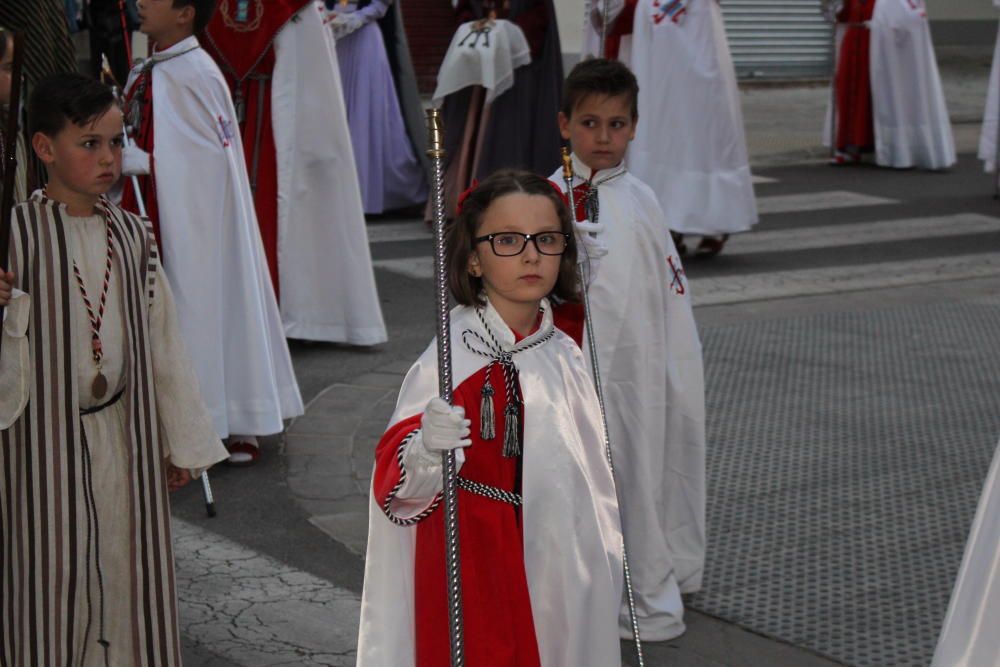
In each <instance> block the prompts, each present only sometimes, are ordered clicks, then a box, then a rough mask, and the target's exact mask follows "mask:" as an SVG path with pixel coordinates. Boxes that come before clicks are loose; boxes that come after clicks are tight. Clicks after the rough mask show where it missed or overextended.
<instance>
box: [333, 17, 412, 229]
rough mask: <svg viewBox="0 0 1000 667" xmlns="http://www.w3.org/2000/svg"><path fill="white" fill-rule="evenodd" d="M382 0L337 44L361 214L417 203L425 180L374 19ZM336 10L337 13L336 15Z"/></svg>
mask: <svg viewBox="0 0 1000 667" xmlns="http://www.w3.org/2000/svg"><path fill="white" fill-rule="evenodd" d="M388 7H389V5H388V0H372V2H370V3H368V4H367V5H365V6H362V7H360V8H359V9H357V10H356V13H357V14H359V15H361V16H362V17H363V20H364V22H365V24H364V25H363V26H362V27H360V28H359V29H357V30H355V31H354V32H352V33H350V34H349V35H347V36H345V37H343V38H340V39H338V40H337V59H338V61H339V62H340V76H341V80H342V81H343V87H344V101H345V102H346V104H347V123H348V125H349V127H350V130H351V141H352V143H353V145H354V157H355V160H356V162H357V165H358V178H359V180H360V183H361V198H362V201H363V202H364V208H365V213H368V214H377V213H382V212H384V211H388V210H392V209H398V208H405V207H408V206H414V205H418V204H423V203H424V202H425V201H427V181H426V175H425V173H424V170H423V166H422V164H421V162H420V161H419V160H418V159H417V156H416V152H415V151H414V150H413V145H412V143H411V142H410V137H409V135H408V134H407V132H406V126H405V125H404V123H403V114H402V111H401V110H400V106H399V99H398V97H397V95H396V85H395V82H394V81H393V78H392V70H391V69H390V67H389V60H388V57H387V56H386V48H385V42H384V40H383V38H382V32H381V30H379V27H378V24H377V23H376V22H377V21H378V19H380V18H382V17H383V16H384V15H385V13H386V11H387V10H388ZM338 11H339V10H338Z"/></svg>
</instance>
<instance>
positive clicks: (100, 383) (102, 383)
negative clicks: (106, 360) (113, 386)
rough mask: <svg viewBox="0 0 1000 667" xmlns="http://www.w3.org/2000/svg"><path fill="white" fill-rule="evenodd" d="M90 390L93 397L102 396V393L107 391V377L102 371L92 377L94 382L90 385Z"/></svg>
mask: <svg viewBox="0 0 1000 667" xmlns="http://www.w3.org/2000/svg"><path fill="white" fill-rule="evenodd" d="M90 390H91V391H92V392H93V393H94V398H96V399H101V398H104V395H105V394H107V393H108V378H106V377H104V373H101V372H100V371H98V372H97V377H95V378H94V384H92V385H90Z"/></svg>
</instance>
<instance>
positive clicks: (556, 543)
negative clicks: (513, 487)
mask: <svg viewBox="0 0 1000 667" xmlns="http://www.w3.org/2000/svg"><path fill="white" fill-rule="evenodd" d="M543 307H544V309H545V315H544V318H543V323H542V326H541V328H540V329H539V331H538V332H536V333H535V334H533V335H532V336H530V337H529V338H527V339H525V340H526V341H528V342H530V340H531V339H533V338H536V337H541V336H543V335H544V334H545V333H546V332H547V331H548V330H549V329H551V328H552V315H551V312H550V309H549V307H548V304H547V303H544V302H543ZM484 315H485V317H486V321H487V322H488V323H489V324H490V329H491V330H492V331H493V334H494V335H496V337H497V339H498V340H499V341H500V343H501V345H503V346H504V348H505V349H510V348H512V347H513V344H514V336H513V333H512V332H511V331H510V329H509V328H507V326H506V325H505V324H504V323H503V320H502V319H500V316H499V315H498V314H497V313H496V311H495V310H493V309H492V307H490V308H487V309H486V310H485V312H484ZM466 329H472V330H474V331H478V332H481V335H483V336H485V335H486V332H484V331H483V327H482V324H481V323H480V322H479V318H478V317H477V316H476V314H475V310H474V309H472V308H468V307H464V306H460V307H458V308H455V309H454V310H453V311H452V313H451V340H452V346H451V349H452V354H453V357H452V360H453V361H452V365H453V369H454V384H455V386H458V385H460V384H461V383H462V382H463V381H464V380H465V379H466V378H468V377H469V376H471V375H473V374H474V373H475V372H476V371H477V370H479V369H480V368H482V367H483V366H484V365H485V364H486V363H487V362H488V360H487V359H485V358H484V357H481V356H479V355H476V354H473V353H471V352H470V351H469V350H468V349H467V348H466V347H465V345H463V344H462V331H464V330H466ZM514 363H515V364H516V365H517V367H518V369H519V371H520V377H521V391H522V393H523V397H524V405H525V411H524V473H523V479H522V495H523V498H524V505H523V527H524V528H523V530H524V564H525V570H526V574H527V579H528V590H529V593H530V597H531V611H532V616H533V619H534V624H535V636H536V637H537V640H538V651H539V655H540V657H541V664H542V665H543V666H544V667H581V665H600V666H601V667H613V666H615V665H619V664H620V661H621V649H620V645H619V642H618V632H617V628H616V615H617V611H618V607H619V605H620V603H621V599H622V590H623V581H622V579H623V575H622V557H621V528H620V524H619V518H618V503H617V500H616V497H615V488H614V481H613V480H612V478H611V471H610V469H609V468H608V464H607V459H606V458H605V452H604V445H603V437H602V435H601V433H602V427H601V422H600V411H599V410H600V409H599V407H598V404H597V396H596V394H595V393H594V388H593V385H592V384H591V380H590V377H589V376H588V375H587V371H586V368H585V367H584V360H583V355H582V353H581V352H580V350H579V348H578V347H577V346H576V343H574V342H573V341H572V340H571V339H570V338H569V336H567V335H565V334H563V333H562V332H558V331H557V332H556V334H555V336H554V337H553V338H552V339H551V340H549V341H548V342H546V343H544V344H542V345H539V346H537V347H535V348H532V349H530V350H526V351H523V352H519V353H518V354H517V355H516V356H515V357H514ZM437 395H438V371H437V343H436V341H432V342H431V345H430V347H428V348H427V350H426V351H425V352H424V353H423V355H421V357H420V359H419V360H418V361H417V362H416V364H414V365H413V367H412V368H411V369H410V372H409V373H408V374H407V376H406V379H405V380H404V381H403V387H402V389H401V390H400V394H399V402H398V403H397V405H396V411H395V413H394V414H393V416H392V420H391V422H390V424H395V423H397V422H399V421H401V420H402V419H405V418H407V417H410V416H413V415H417V414H420V413H421V412H423V409H424V406H425V405H426V404H427V401H428V400H430V398H431V397H433V396H437ZM458 511H459V512H461V511H462V509H461V505H459V510H458ZM415 543H416V527H415V526H412V527H408V528H402V527H399V526H396V525H394V524H393V523H391V522H390V521H389V519H388V518H386V516H385V514H383V513H382V510H381V509H380V508H379V507H378V506H377V505H376V504H375V503H374V501H372V502H370V503H369V519H368V554H367V558H366V561H365V586H364V592H363V594H362V601H361V629H360V636H359V640H358V667H413V664H414V606H413V599H414V597H413V596H414V570H413V567H414V565H413V564H414V553H415Z"/></svg>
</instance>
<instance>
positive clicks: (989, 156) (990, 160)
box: [979, 0, 1000, 172]
mask: <svg viewBox="0 0 1000 667" xmlns="http://www.w3.org/2000/svg"><path fill="white" fill-rule="evenodd" d="M993 4H994V6H996V7H998V8H1000V2H998V0H994V2H993ZM998 99H1000V34H998V35H997V44H996V47H995V49H994V51H993V67H992V68H991V69H990V83H989V92H988V93H987V94H986V109H985V111H983V129H982V132H981V133H980V135H979V159H980V160H982V161H983V163H984V164H983V168H984V169H985V170H986V171H988V172H992V171H996V161H997V132H998V131H1000V128H998V126H997V119H998V117H1000V108H998V105H997V101H998Z"/></svg>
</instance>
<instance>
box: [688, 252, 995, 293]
mask: <svg viewBox="0 0 1000 667" xmlns="http://www.w3.org/2000/svg"><path fill="white" fill-rule="evenodd" d="M993 276H1000V253H995V252H992V253H980V254H975V255H962V256H959V257H933V258H930V259H917V260H911V261H899V262H879V263H878V264H862V265H859V266H834V267H828V268H822V269H799V270H793V271H774V272H770V273H759V274H749V275H739V276H725V277H721V278H701V279H699V280H697V281H692V285H691V291H692V295H693V298H694V303H695V305H696V306H710V305H719V304H724V303H741V302H746V301H763V300H766V299H781V298H787V297H792V296H814V295H818V294H835V293H837V292H855V291H860V290H871V289H885V288H889V287H904V286H907V285H923V284H927V283H935V282H947V281H952V280H968V279H972V278H987V277H993Z"/></svg>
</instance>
